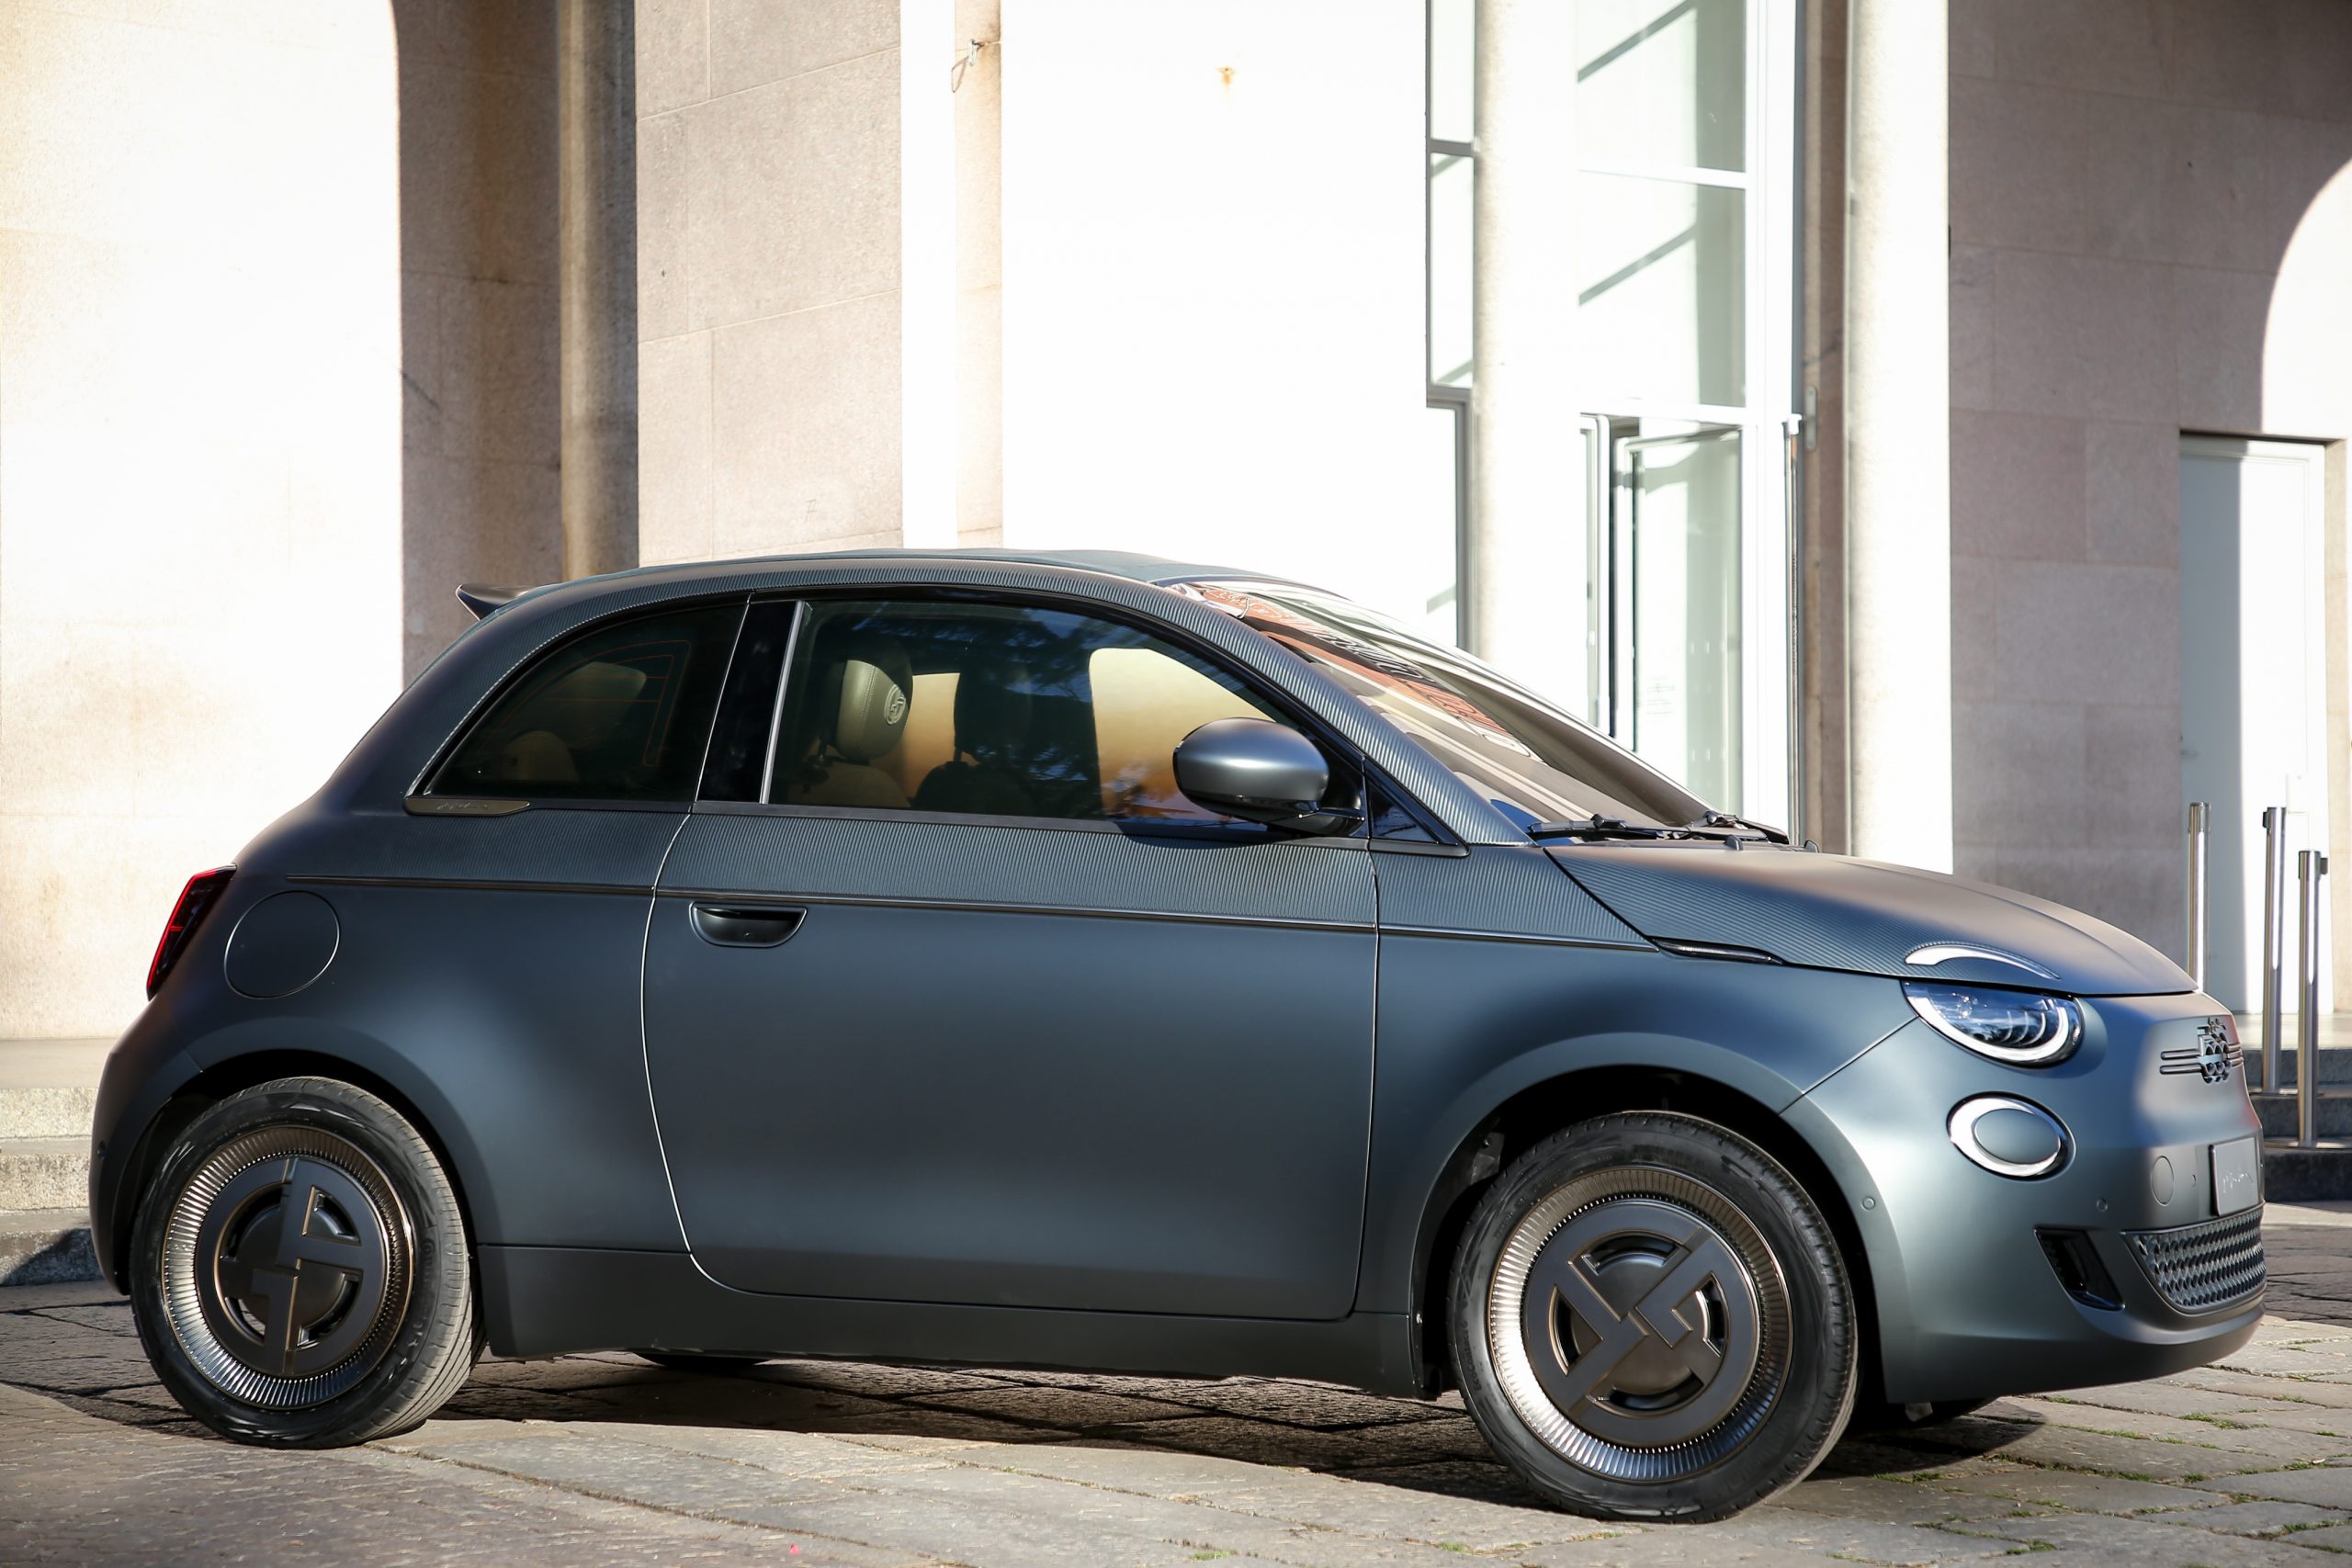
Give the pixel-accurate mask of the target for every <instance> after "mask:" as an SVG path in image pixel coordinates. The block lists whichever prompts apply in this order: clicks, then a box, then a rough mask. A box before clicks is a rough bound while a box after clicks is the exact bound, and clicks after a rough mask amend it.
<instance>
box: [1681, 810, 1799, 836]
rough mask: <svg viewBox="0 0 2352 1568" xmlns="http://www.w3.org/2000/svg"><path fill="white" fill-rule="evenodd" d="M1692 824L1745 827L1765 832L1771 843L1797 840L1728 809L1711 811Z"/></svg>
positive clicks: (1713, 826) (1695, 826)
mask: <svg viewBox="0 0 2352 1568" xmlns="http://www.w3.org/2000/svg"><path fill="white" fill-rule="evenodd" d="M1691 827H1693V828H1745V829H1747V830H1748V831H1749V832H1751V833H1761V834H1763V835H1764V841H1765V842H1766V843H1770V844H1787V843H1793V842H1794V841H1795V840H1792V839H1791V838H1790V837H1789V835H1788V834H1787V833H1786V832H1785V831H1783V830H1782V829H1779V828H1767V827H1766V826H1765V825H1764V824H1763V823H1761V822H1751V821H1749V820H1748V819H1747V818H1745V817H1735V816H1733V815H1732V814H1731V813H1730V812H1728V811H1710V812H1708V813H1707V814H1706V815H1705V816H1704V817H1702V818H1699V819H1698V820H1697V821H1696V822H1693V823H1691Z"/></svg>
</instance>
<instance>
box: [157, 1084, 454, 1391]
mask: <svg viewBox="0 0 2352 1568" xmlns="http://www.w3.org/2000/svg"><path fill="white" fill-rule="evenodd" d="M414 1250H415V1235H414V1230H413V1226H412V1225H411V1224H410V1222H409V1217H408V1212H407V1211H406V1210H405V1209H404V1208H402V1207H401V1202H400V1199H399V1198H398V1196H397V1195H396V1194H395V1193H394V1192H393V1190H392V1187H391V1183H390V1181H389V1180H387V1179H385V1176H384V1173H383V1170H382V1169H381V1168H379V1166H378V1165H377V1164H376V1162H375V1161H374V1160H372V1159H370V1158H369V1157H368V1155H367V1154H366V1153H365V1152H363V1151H362V1150H361V1149H360V1148H359V1147H358V1146H357V1145H354V1144H352V1143H351V1142H349V1141H348V1140H346V1139H345V1138H342V1137H339V1136H337V1135H336V1134H334V1133H331V1132H328V1131H326V1130H324V1129H322V1128H318V1127H311V1126H300V1125H284V1126H277V1127H266V1128H263V1129H261V1130H260V1131H258V1132H254V1133H248V1134H243V1136H241V1137H237V1138H234V1139H232V1140H231V1141H230V1142H228V1143H227V1144H224V1145H221V1146H220V1148H218V1149H216V1150H214V1151H213V1152H212V1153H211V1154H210V1155H209V1156H207V1157H206V1158H205V1160H204V1161H203V1163H202V1164H201V1165H199V1166H198V1168H197V1169H196V1171H195V1173H194V1174H193V1175H191V1176H190V1177H189V1178H188V1179H187V1182H186V1184H185V1185H183V1186H182V1187H181V1189H180V1190H179V1192H178V1194H177V1195H176V1197H175V1201H174V1202H173V1205H172V1213H171V1217H170V1220H169V1222H168V1223H167V1224H166V1225H165V1227H164V1246H163V1260H162V1262H163V1281H162V1282H163V1300H164V1315H165V1317H166V1318H168V1319H169V1320H170V1323H171V1327H172V1334H173V1336H174V1337H175V1338H176V1339H177V1340H178V1341H179V1345H180V1348H181V1349H182V1350H183V1351H185V1352H186V1353H187V1358H188V1359H189V1360H190V1361H191V1362H192V1363H194V1365H195V1367H196V1369H197V1371H198V1372H200V1373H202V1374H203V1376H204V1378H205V1381H206V1382H209V1383H211V1384H212V1386H213V1387H215V1388H217V1389H219V1390H220V1392H221V1393H224V1394H227V1395H229V1396H230V1397H231V1398H232V1399H236V1400H240V1401H243V1403H245V1404H253V1405H258V1406H261V1407H263V1408H265V1409H271V1410H293V1409H301V1408H304V1407H307V1406H311V1405H316V1404H324V1403H326V1402H327V1401H328V1400H331V1399H334V1398H335V1397H336V1396H337V1395H339V1394H342V1393H347V1392H349V1391H350V1389H351V1388H352V1387H353V1386H354V1385H355V1384H356V1383H357V1382H359V1380H360V1379H362V1378H364V1377H366V1376H367V1375H368V1372H369V1371H372V1370H373V1369H374V1368H375V1367H376V1365H377V1363H378V1362H379V1361H381V1360H382V1359H383V1357H384V1353H385V1352H386V1351H387V1350H389V1349H390V1348H391V1343H392V1339H393V1337H395V1336H396V1335H397V1334H398V1333H399V1330H400V1325H401V1321H402V1320H403V1319H404V1318H405V1317H406V1316H407V1313H408V1299H409V1289H410V1284H411V1280H412V1278H413V1257H414Z"/></svg>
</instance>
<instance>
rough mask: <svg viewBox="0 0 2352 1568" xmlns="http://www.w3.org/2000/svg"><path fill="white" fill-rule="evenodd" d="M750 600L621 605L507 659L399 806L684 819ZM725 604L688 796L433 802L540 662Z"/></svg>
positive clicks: (686, 598) (421, 813)
mask: <svg viewBox="0 0 2352 1568" xmlns="http://www.w3.org/2000/svg"><path fill="white" fill-rule="evenodd" d="M752 597H753V596H752V594H750V593H747V592H743V591H742V590H741V589H735V590H732V591H729V592H722V593H690V594H682V595H680V596H679V597H678V598H675V599H665V600H659V601H656V602H654V603H652V604H630V605H627V606H625V607H623V608H620V609H616V610H613V611H611V612H609V613H607V614H605V615H594V616H591V617H590V618H589V619H587V620H584V621H581V622H579V623H577V624H576V625H573V626H566V627H564V628H563V629H562V630H561V631H560V632H558V633H556V634H555V635H554V636H552V637H548V639H547V640H546V641H545V642H542V643H540V644H539V645H538V646H537V647H536V648H534V649H531V650H530V651H529V652H527V653H526V654H524V655H523V656H522V657H521V658H519V659H517V660H515V663H514V665H513V667H512V668H510V669H508V670H507V671H505V672H504V673H503V674H501V675H500V676H499V677H498V679H497V680H496V681H494V682H492V683H491V685H490V689H489V690H487V691H485V692H484V693H482V694H481V696H480V697H478V698H476V699H475V700H474V703H473V705H471V706H470V707H469V708H468V709H467V710H466V714H465V716H464V717H462V718H460V719H459V720H458V722H457V723H456V724H455V725H453V726H451V727H450V729H449V732H448V733H447V735H445V736H443V737H442V738H441V740H440V742H439V744H437V745H436V746H435V747H434V749H433V751H432V754H431V755H430V756H428V757H427V758H426V759H425V762H424V766H423V767H422V768H420V769H418V770H417V772H416V774H415V776H414V777H413V778H412V779H411V780H410V781H409V784H408V787H407V788H406V789H405V790H403V791H402V792H401V806H402V807H403V809H405V810H406V811H407V812H408V814H409V815H410V816H412V817H511V816H514V815H515V814H516V813H518V812H522V811H659V812H666V813H669V814H671V815H673V816H684V814H686V813H687V812H688V811H690V810H692V809H693V807H694V803H695V799H697V798H698V797H699V796H700V795H701V793H702V788H703V784H704V781H705V779H706V778H707V776H708V774H709V770H710V742H711V737H712V736H714V735H715V734H717V733H718V716H719V713H720V711H721V710H722V709H723V708H724V707H725V705H726V702H727V686H728V676H729V674H730V673H731V672H732V671H733V670H734V667H735V653H736V650H737V649H739V648H740V647H741V645H742V640H743V623H744V617H745V616H746V615H748V614H749V613H750V609H751V604H752ZM730 604H731V605H733V606H734V608H735V611H736V615H735V626H734V629H733V630H732V631H731V632H729V633H728V634H726V642H727V660H726V662H725V663H724V664H723V665H721V666H720V668H719V672H718V702H717V703H715V704H714V705H712V707H711V717H710V724H709V727H708V728H706V729H705V730H704V732H703V737H702V757H701V760H700V761H697V762H696V763H695V766H694V769H693V772H692V777H691V787H690V788H689V790H688V792H687V793H686V794H685V795H681V796H679V797H678V798H676V799H673V800H627V799H619V798H612V797H605V796H598V795H563V796H558V797H541V796H536V795H436V794H435V793H433V784H434V783H435V780H437V779H438V778H439V777H440V775H441V773H442V770H443V769H445V768H447V766H448V765H449V762H450V760H451V759H452V758H454V757H455V756H456V755H457V754H458V750H460V749H461V748H462V747H463V746H464V745H465V743H466V741H467V740H468V739H471V738H472V736H473V733H474V731H475V730H476V729H477V728H481V725H482V723H483V722H484V721H485V720H486V719H488V718H489V717H490V716H491V715H492V714H493V713H495V712H496V711H497V710H498V707H499V705H500V704H502V703H503V702H504V701H505V700H506V698H507V697H508V696H509V695H510V694H513V692H514V691H515V689H516V688H517V687H518V686H520V685H521V684H522V683H523V682H526V681H527V680H529V679H530V678H531V676H532V675H534V674H535V673H537V671H539V670H540V669H541V668H543V667H544V666H545V665H546V663H547V661H548V660H550V659H552V658H554V657H555V656H556V655H558V654H560V653H561V652H562V651H563V650H564V649H567V648H570V647H571V646H572V645H573V644H575V643H577V642H580V641H581V640H582V639H583V638H586V637H594V636H596V635H598V634H599V633H602V632H605V631H608V630H610V629H612V628H613V627H615V626H622V625H625V624H627V623H628V622H630V621H636V620H652V619H654V618H655V617H657V616H661V615H684V614H688V613H691V612H693V611H695V610H706V609H716V608H724V607H726V606H728V605H730Z"/></svg>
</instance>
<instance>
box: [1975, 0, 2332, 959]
mask: <svg viewBox="0 0 2352 1568" xmlns="http://www.w3.org/2000/svg"><path fill="white" fill-rule="evenodd" d="M1951 70H1952V85H1951V245H1952V249H1951V276H1952V285H1951V288H1952V292H1951V314H1952V382H1951V385H1952V414H1951V437H1952V551H1953V562H1952V591H1953V616H1952V628H1953V632H1952V635H1953V658H1954V676H1953V682H1954V696H1955V705H1954V716H1953V729H1954V785H1955V793H1956V796H1957V818H1958V820H1957V838H1958V845H1959V869H1960V870H1961V872H1962V874H1964V875H1975V876H1980V877H1983V878H1985V879H1987V880H1990V881H1994V882H1998V883H2003V884H2007V885H2008V886H2016V887H2020V888H2023V889H2026V890H2028V891H2030V892H2034V893H2039V894H2042V895H2045V896H2048V897H2055V898H2059V899H2063V900H2064V901H2065V902H2068V903H2071V904H2075V905H2079V906H2081V907H2084V908H2088V909H2090V910H2092V911H2093V912H2095V913H2097V914H2099V915H2102V916H2105V917H2106V918H2108V919H2112V920H2115V921H2117V922H2118V923H2120V924H2121V925H2123V926H2125V927H2127V928H2129V929H2131V930H2133V931H2139V932H2142V933H2143V934H2145V935H2147V936H2149V937H2150V938H2151V939H2153V940H2156V941H2158V942H2163V943H2165V945H2168V946H2170V947H2171V948H2172V949H2173V951H2175V952H2176V953H2177V952H2178V951H2179V944H2180V942H2181V940H2182V916H2181V891H2180V889H2181V851H2180V824H2179V810H2180V803H2179V787H2180V786H2179V779H2180V757H2179V696H2180V665H2179V614H2180V609H2179V604H2180V598H2179V596H2180V581H2179V573H2178V565H2177V561H2178V538H2179V499H2178V484H2177V462H2178V438H2179V436H2180V434H2181V433H2182V432H2183V431H2199V432H2209V433H2220V434H2239V435H2274V436H2292V437H2301V438H2306V439H2315V440H2324V441H2337V442H2340V441H2342V440H2343V439H2345V438H2346V436H2347V435H2352V392H2347V387H2348V386H2352V381H2347V378H2346V373H2345V368H2344V367H2346V366H2347V365H2352V304H2347V301H2352V214H2347V208H2352V201H2347V200H2346V189H2347V187H2346V184H2345V182H2344V181H2343V179H2342V178H2340V175H2341V172H2342V171H2344V170H2345V169H2346V166H2347V165H2352V6H2345V5H2342V4H2339V3H2336V0H2276V3H2264V4H2248V5H2221V4H2210V3H2201V0H2128V3H2127V0H1951ZM2324 193H2327V194H2325V195H2324ZM2282 268H2283V269H2284V272H2285V274H2286V276H2284V277H2283V278H2282ZM2331 471H2332V472H2333V473H2335V474H2336V475H2339V476H2340V475H2341V473H2342V471H2343V466H2342V464H2341V463H2340V462H2338V463H2336V464H2335V465H2334V466H2333V468H2332V469H2331ZM2332 505H2333V506H2334V507H2335V513H2336V515H2337V517H2338V518H2339V520H2340V518H2341V515H2342V496H2341V492H2340V490H2339V491H2336V493H2335V495H2334V496H2333V497H2332ZM2341 820H2342V819H2341V818H2339V819H2338V821H2339V829H2338V831H2339V834H2341V832H2342V827H2341V825H2340V824H2341Z"/></svg>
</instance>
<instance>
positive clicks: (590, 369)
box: [556, 0, 637, 578]
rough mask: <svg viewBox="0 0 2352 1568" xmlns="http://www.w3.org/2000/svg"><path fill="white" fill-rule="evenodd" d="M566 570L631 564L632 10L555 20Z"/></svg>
mask: <svg viewBox="0 0 2352 1568" xmlns="http://www.w3.org/2000/svg"><path fill="white" fill-rule="evenodd" d="M556 60H557V63H556V121H557V124H556V136H557V144H558V152H557V159H556V179H557V186H558V190H559V196H558V200H557V230H558V240H557V269H558V271H557V291H558V297H559V311H560V316H561V322H562V324H561V333H560V349H559V362H558V372H557V379H558V387H559V395H560V405H561V412H560V420H561V424H562V508H563V574H564V576H566V577H568V578H571V577H593V576H594V575H595V574H596V573H598V572H605V571H618V570H622V569H623V568H625V567H632V566H635V565H636V564H637V91H636V71H637V45H636V7H635V6H628V5H618V4H612V3H609V0H561V6H560V9H559V10H558V12H557V18H556Z"/></svg>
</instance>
